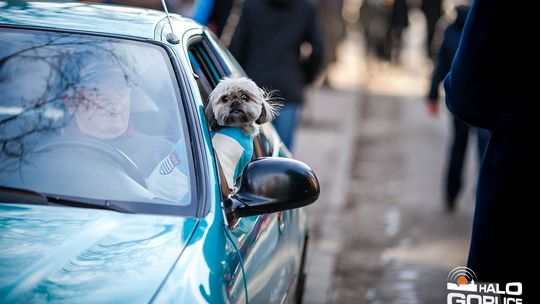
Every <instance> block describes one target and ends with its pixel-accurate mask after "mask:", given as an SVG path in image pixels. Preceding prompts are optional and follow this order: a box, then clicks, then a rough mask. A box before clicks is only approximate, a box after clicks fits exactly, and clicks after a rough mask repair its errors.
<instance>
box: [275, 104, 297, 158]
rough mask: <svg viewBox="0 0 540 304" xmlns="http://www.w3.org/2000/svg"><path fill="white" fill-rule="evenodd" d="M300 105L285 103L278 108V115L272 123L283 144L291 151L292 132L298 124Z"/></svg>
mask: <svg viewBox="0 0 540 304" xmlns="http://www.w3.org/2000/svg"><path fill="white" fill-rule="evenodd" d="M299 109H300V106H299V105H297V104H290V103H289V104H285V105H283V106H282V107H280V109H279V115H278V116H277V117H276V118H275V119H274V121H273V125H274V127H275V128H276V131H277V132H278V134H279V137H281V140H282V141H283V143H284V144H285V146H286V147H287V148H288V149H289V150H291V151H292V148H293V142H294V133H295V131H296V127H297V125H298V119H299V112H300V111H299Z"/></svg>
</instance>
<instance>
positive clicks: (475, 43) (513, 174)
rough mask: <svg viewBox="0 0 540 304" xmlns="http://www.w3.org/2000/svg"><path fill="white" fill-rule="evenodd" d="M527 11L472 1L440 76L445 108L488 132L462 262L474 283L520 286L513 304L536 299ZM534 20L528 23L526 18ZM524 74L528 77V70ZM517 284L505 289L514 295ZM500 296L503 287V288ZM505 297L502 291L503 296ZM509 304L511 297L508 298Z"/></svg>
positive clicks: (535, 160)
mask: <svg viewBox="0 0 540 304" xmlns="http://www.w3.org/2000/svg"><path fill="white" fill-rule="evenodd" d="M531 13H532V12H531V11H530V9H529V10H528V9H527V8H526V7H525V8H524V7H523V6H522V5H517V4H510V3H508V2H506V1H505V2H503V1H501V0H476V1H475V2H474V3H473V5H472V8H471V12H470V14H469V17H468V19H467V22H466V23H465V28H464V32H463V36H462V39H461V44H460V46H459V49H458V51H457V54H456V56H455V58H454V62H453V64H452V68H451V71H450V73H449V74H448V76H447V77H446V79H445V83H444V84H445V89H446V103H447V106H448V109H449V110H450V111H451V112H452V113H453V114H454V115H455V116H456V117H457V118H458V119H460V120H462V121H464V122H466V123H468V124H471V125H473V126H476V127H480V128H485V129H489V130H490V132H491V137H490V140H489V143H488V146H487V148H486V151H485V154H484V159H483V163H482V166H481V169H480V177H479V181H478V188H477V198H476V209H475V213H474V222H473V230H472V238H471V245H470V250H469V259H468V267H469V268H471V269H472V270H473V271H474V272H475V273H476V275H477V277H478V282H490V283H499V286H500V289H502V290H505V288H506V283H508V282H518V283H522V290H521V295H519V296H518V295H515V296H514V298H521V299H522V302H521V303H540V301H539V299H538V298H539V297H538V293H537V291H536V290H534V289H535V288H536V284H535V283H536V282H538V280H537V279H536V278H534V276H535V275H536V273H535V269H538V268H539V267H538V264H539V263H538V251H537V250H536V249H533V248H536V244H535V243H536V240H537V239H538V238H537V237H536V235H535V231H537V230H536V228H535V226H534V225H535V224H534V223H535V221H536V218H537V217H538V216H537V214H538V213H537V212H536V211H535V210H537V209H536V208H537V206H535V205H536V204H537V203H538V201H539V198H538V191H536V189H537V187H538V180H539V179H538V178H537V176H536V175H537V174H538V172H539V162H540V161H539V156H540V153H539V152H540V151H539V149H538V148H537V147H538V143H536V140H535V138H537V136H538V135H537V134H535V130H536V122H535V120H536V117H537V116H538V112H537V111H536V109H537V108H538V106H537V105H536V104H537V103H538V101H537V98H534V97H531V96H530V95H532V94H533V93H534V89H535V88H536V86H535V85H534V84H533V82H536V78H535V77H529V76H526V75H527V73H524V72H523V71H524V70H526V69H527V68H528V67H533V66H537V65H536V64H535V63H534V62H535V61H536V60H537V59H536V58H537V56H534V55H533V53H532V51H529V52H528V49H527V48H525V47H524V46H527V42H528V41H526V40H523V37H528V38H531V37H532V36H530V35H522V34H524V33H526V31H527V30H530V29H532V28H534V25H533V22H535V20H534V18H532V16H530V14H531ZM533 20H534V21H533ZM529 75H530V74H529ZM517 289H518V288H517V287H516V288H513V290H512V291H511V292H513V293H516V294H518V293H520V292H519V290H517ZM505 293H506V291H505ZM508 296H509V295H508V294H506V295H503V297H508ZM516 303H517V302H516Z"/></svg>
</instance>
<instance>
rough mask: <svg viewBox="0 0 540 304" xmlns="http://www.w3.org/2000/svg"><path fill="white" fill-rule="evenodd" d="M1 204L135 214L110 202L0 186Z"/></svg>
mask: <svg viewBox="0 0 540 304" xmlns="http://www.w3.org/2000/svg"><path fill="white" fill-rule="evenodd" d="M0 203H15V204H27V205H50V206H54V205H61V206H70V207H79V208H92V209H103V210H113V211H118V212H122V213H133V211H130V210H128V209H125V208H122V207H121V206H119V204H117V203H116V202H112V201H108V200H97V199H89V198H81V197H73V196H60V195H53V194H46V193H40V192H37V191H33V190H28V189H20V188H13V187H5V186H0Z"/></svg>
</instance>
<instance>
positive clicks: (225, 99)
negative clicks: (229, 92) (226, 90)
mask: <svg viewBox="0 0 540 304" xmlns="http://www.w3.org/2000/svg"><path fill="white" fill-rule="evenodd" d="M221 101H223V102H229V97H227V96H224V97H223V98H221Z"/></svg>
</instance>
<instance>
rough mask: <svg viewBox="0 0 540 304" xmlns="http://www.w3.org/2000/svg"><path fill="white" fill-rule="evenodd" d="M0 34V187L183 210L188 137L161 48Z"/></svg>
mask: <svg viewBox="0 0 540 304" xmlns="http://www.w3.org/2000/svg"><path fill="white" fill-rule="evenodd" d="M0 37H1V40H2V48H0V142H1V145H0V146H1V150H0V172H1V173H0V185H2V186H9V187H16V188H23V189H28V190H33V191H37V192H41V193H47V194H52V195H66V196H70V197H84V198H91V199H98V200H114V201H132V202H133V201H134V202H139V203H148V204H158V205H171V206H188V205H190V201H191V199H190V198H191V192H192V190H191V186H190V185H192V184H193V182H192V175H193V173H192V167H193V166H191V165H190V164H191V161H190V158H189V157H188V156H189V155H190V153H188V149H189V147H188V145H187V143H189V138H187V137H188V136H189V135H188V133H187V131H186V128H185V127H184V126H185V119H184V118H183V117H184V116H183V114H182V113H183V112H182V108H181V104H182V103H181V102H180V100H181V99H180V93H179V92H180V89H179V87H178V83H177V81H176V77H175V74H174V71H173V68H172V66H171V63H170V60H169V57H168V54H167V52H166V50H165V49H163V48H161V47H160V46H157V45H154V44H150V43H143V42H139V41H131V40H124V39H116V38H110V37H100V36H90V35H80V34H70V33H56V32H52V31H30V30H21V29H0ZM145 208H146V207H145Z"/></svg>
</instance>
